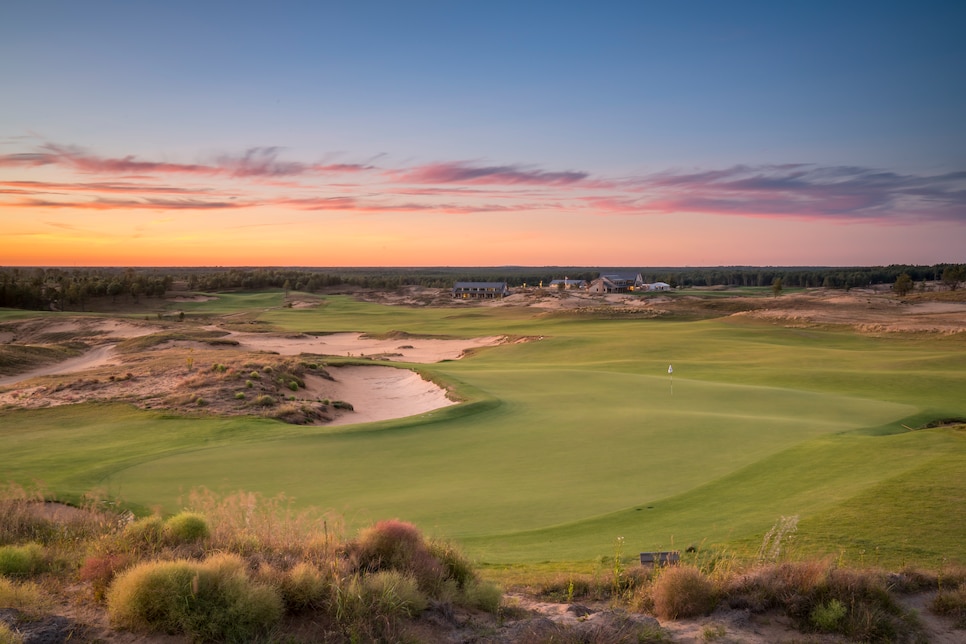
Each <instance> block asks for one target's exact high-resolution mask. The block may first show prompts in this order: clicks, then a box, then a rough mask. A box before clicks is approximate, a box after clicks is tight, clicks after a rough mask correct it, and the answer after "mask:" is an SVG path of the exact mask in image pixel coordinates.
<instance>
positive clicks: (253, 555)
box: [0, 488, 502, 642]
mask: <svg viewBox="0 0 966 644" xmlns="http://www.w3.org/2000/svg"><path fill="white" fill-rule="evenodd" d="M183 502H184V506H185V508H186V509H185V510H184V511H182V512H179V513H177V514H175V515H173V516H169V517H163V516H161V515H158V514H155V515H150V516H146V517H141V518H136V517H133V516H131V515H130V514H127V515H125V514H124V513H122V512H120V511H114V512H110V511H106V510H104V509H103V507H100V508H97V507H94V506H89V507H88V508H86V509H84V510H81V509H76V508H75V509H76V510H77V512H79V513H96V514H97V515H98V519H97V521H96V522H95V521H94V520H91V521H89V522H88V523H89V524H90V525H95V523H96V525H97V526H99V528H98V529H97V530H86V531H85V532H83V536H82V537H80V538H77V536H76V535H77V534H79V533H77V532H75V533H73V536H70V535H68V536H66V537H61V538H58V537H57V536H56V534H57V532H58V530H59V529H60V528H59V527H58V526H57V525H52V526H47V527H43V529H38V528H37V527H36V526H34V525H33V524H32V523H30V522H29V521H28V520H27V517H29V516H33V514H35V513H36V512H37V510H38V509H40V508H43V506H45V505H46V504H45V502H44V501H43V497H42V495H36V496H34V495H31V494H29V493H26V492H24V491H23V490H21V489H19V488H18V489H16V490H14V489H12V488H11V490H9V491H8V495H7V497H6V498H4V499H3V500H0V512H2V513H4V514H3V516H4V517H6V518H9V519H16V517H17V516H20V515H22V517H21V519H19V520H17V521H11V522H10V525H12V526H13V528H12V529H11V528H10V527H9V526H8V525H7V524H5V528H4V532H3V533H2V534H3V537H4V541H5V542H6V543H4V544H3V545H0V607H4V608H11V609H14V610H15V611H16V615H20V616H22V617H20V618H18V619H31V620H38V619H43V618H44V615H46V614H49V611H51V610H52V606H53V605H54V604H55V603H56V602H55V598H52V596H51V594H52V593H53V594H55V595H57V597H56V601H81V602H85V603H90V604H91V605H93V606H95V607H98V608H99V609H100V610H102V611H104V613H105V615H106V616H107V621H108V622H109V624H110V625H111V628H113V629H116V630H118V631H129V632H131V633H134V634H143V635H149V634H176V635H182V636H185V637H187V638H189V639H190V640H192V641H198V642H250V641H259V640H261V641H274V640H276V639H279V638H281V639H285V638H286V637H288V636H287V635H285V628H286V624H287V623H288V624H290V623H291V622H292V620H297V621H299V623H300V624H301V626H300V627H299V629H300V634H299V637H300V638H302V639H299V640H298V641H399V640H405V639H407V638H408V637H409V635H407V633H408V632H409V630H410V629H412V628H415V627H414V626H413V624H414V623H415V622H416V621H417V620H418V619H419V617H420V616H421V615H422V614H423V613H424V612H425V611H426V610H427V609H429V608H430V607H433V609H434V610H437V611H440V610H441V611H443V612H444V613H447V611H449V613H447V614H450V613H451V611H452V610H454V608H456V607H459V608H460V610H474V611H485V612H489V613H493V614H496V613H497V612H498V610H499V608H500V604H501V600H502V592H501V591H500V589H499V588H497V587H496V586H495V585H493V584H490V583H487V582H485V581H483V580H482V579H480V577H479V576H478V575H477V573H476V572H475V570H474V568H473V566H472V565H471V564H470V563H469V561H468V560H467V559H466V558H465V557H464V556H463V555H462V554H461V553H460V552H459V550H458V549H457V548H456V547H455V546H454V545H452V544H450V543H445V542H440V541H435V540H431V539H427V538H426V537H425V536H424V535H423V534H422V533H421V532H420V531H419V530H418V529H417V528H416V527H415V526H413V525H412V524H409V523H406V522H403V521H399V520H390V521H383V522H379V523H377V524H375V525H374V526H372V527H370V528H367V529H364V530H362V531H361V532H360V533H359V535H358V537H356V538H347V537H346V535H345V531H344V529H343V527H342V524H341V522H340V520H338V519H337V518H335V517H331V516H327V515H316V514H313V513H311V512H306V511H297V510H295V509H294V507H293V504H292V502H291V500H290V499H287V498H286V497H284V496H279V497H275V498H271V499H265V498H263V497H261V496H259V495H257V494H251V493H241V492H240V493H237V494H233V495H229V496H225V497H221V496H217V495H215V494H213V493H211V492H208V491H206V490H196V491H194V492H192V493H191V494H189V495H188V496H187V498H185V499H183ZM18 513H19V514H18ZM105 514H110V515H111V516H112V520H104V517H103V516H102V515H105ZM38 534H40V535H44V536H45V540H44V541H39V540H37V539H36V537H37V536H38ZM65 539H66V541H68V542H69V547H68V545H66V542H65ZM61 595H62V596H61ZM447 607H449V608H447ZM4 619H5V618H4ZM4 619H0V624H4V627H5V628H6V627H7V624H6V622H4ZM306 624H307V625H308V626H306ZM14 625H15V624H14ZM306 629H308V630H309V631H311V632H306ZM8 630H9V631H10V633H12V634H13V635H12V636H14V635H16V633H17V630H16V629H15V628H12V627H11V628H8ZM12 641H15V640H12Z"/></svg>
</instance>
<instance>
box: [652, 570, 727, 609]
mask: <svg viewBox="0 0 966 644" xmlns="http://www.w3.org/2000/svg"><path fill="white" fill-rule="evenodd" d="M651 593H652V597H653V601H654V614H655V615H657V616H658V617H661V618H663V619H679V618H687V617H696V616H698V615H705V614H707V613H710V612H711V611H712V610H713V609H714V605H715V597H714V588H713V586H712V584H711V581H710V580H709V579H708V578H707V577H705V576H704V575H703V574H702V573H701V571H700V570H698V569H697V568H694V567H691V566H672V567H670V568H667V569H666V570H664V571H662V572H661V575H660V576H659V577H658V578H657V580H656V581H655V582H654V585H653V587H652V588H651Z"/></svg>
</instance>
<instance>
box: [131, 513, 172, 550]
mask: <svg viewBox="0 0 966 644" xmlns="http://www.w3.org/2000/svg"><path fill="white" fill-rule="evenodd" d="M122 537H123V539H124V541H126V542H127V543H128V544H129V546H130V547H131V548H132V549H134V550H139V549H141V548H147V549H148V550H149V551H153V550H156V549H158V548H160V547H161V545H163V543H164V520H163V519H162V518H161V517H159V516H158V515H152V516H149V517H144V518H143V519H138V520H136V521H134V522H132V523H129V524H127V525H126V526H125V527H124V532H123V533H122Z"/></svg>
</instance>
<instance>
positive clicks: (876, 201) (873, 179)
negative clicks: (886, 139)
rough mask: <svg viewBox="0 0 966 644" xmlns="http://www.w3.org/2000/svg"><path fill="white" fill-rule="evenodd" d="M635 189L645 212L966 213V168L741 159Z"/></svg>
mask: <svg viewBox="0 0 966 644" xmlns="http://www.w3.org/2000/svg"><path fill="white" fill-rule="evenodd" d="M634 192H636V193H638V194H639V195H640V197H639V199H637V200H635V201H634V202H633V207H632V208H631V209H630V210H631V211H633V210H635V209H636V210H637V211H638V212H641V213H647V212H661V213H672V212H703V213H710V214H723V215H747V216H769V217H798V218H807V219H842V220H846V219H847V220H871V219H875V220H893V221H894V220H901V219H912V220H917V219H940V220H956V221H966V172H954V173H947V174H940V175H933V176H918V175H903V174H898V173H895V172H888V171H882V170H876V169H871V168H862V167H851V166H825V167H823V166H814V165H804V164H788V165H776V166H759V167H749V166H734V167H732V168H729V169H726V170H716V171H710V172H696V173H673V172H665V173H660V174H655V175H650V176H647V177H642V178H641V179H640V180H639V181H638V182H637V186H636V188H635V189H634ZM625 211H626V210H625Z"/></svg>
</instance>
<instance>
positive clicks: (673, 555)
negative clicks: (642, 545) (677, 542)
mask: <svg viewBox="0 0 966 644" xmlns="http://www.w3.org/2000/svg"><path fill="white" fill-rule="evenodd" d="M680 560H681V554H680V553H679V552H677V551H676V550H674V551H669V552H642V553H641V565H642V566H650V567H652V568H653V567H654V566H655V565H658V566H670V565H672V564H676V563H677V562H679V561H680Z"/></svg>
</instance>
